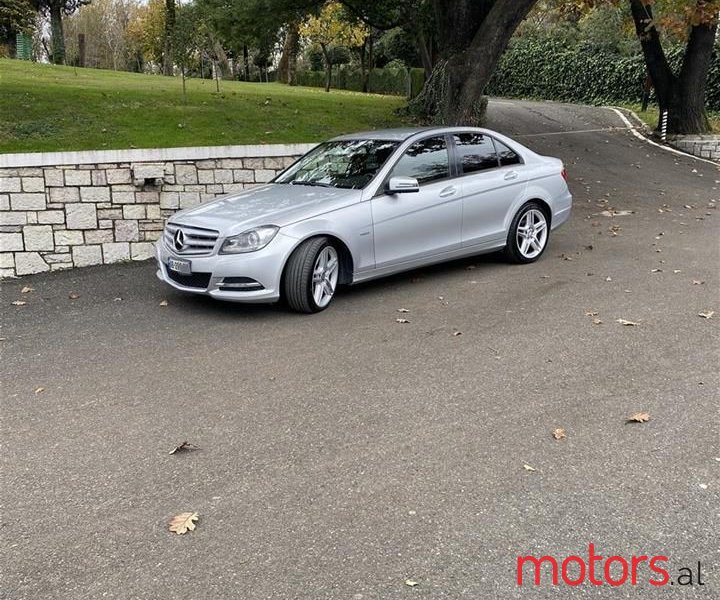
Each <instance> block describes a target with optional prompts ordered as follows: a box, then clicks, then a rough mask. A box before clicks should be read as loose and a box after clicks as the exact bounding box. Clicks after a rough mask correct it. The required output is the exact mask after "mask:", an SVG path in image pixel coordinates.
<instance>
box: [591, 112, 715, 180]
mask: <svg viewBox="0 0 720 600" xmlns="http://www.w3.org/2000/svg"><path fill="white" fill-rule="evenodd" d="M603 108H605V109H607V110H611V111H613V112H614V113H615V114H616V115H617V116H618V117H620V119H621V120H622V122H623V123H625V125H626V126H627V128H628V130H629V131H630V133H632V134H633V135H634V136H635V137H636V138H638V139H640V140H643V141H644V142H645V143H647V144H651V145H653V146H657V147H658V148H661V149H663V150H665V151H667V152H672V153H673V154H678V155H680V156H685V157H687V158H693V159H695V160H699V161H701V162H704V163H708V164H710V165H713V166H714V167H720V162H717V161H714V160H710V159H707V158H702V157H700V156H695V155H694V154H690V153H689V152H683V151H682V150H678V149H677V148H673V147H671V146H665V145H663V144H659V143H658V142H656V141H654V140H651V139H650V138H649V137H648V136H646V135H643V134H642V133H640V131H638V129H640V128H644V127H647V125H645V123H643V121H642V119H640V117H638V116H637V114H635V111H633V110H630V109H629V108H621V107H617V106H603ZM623 111H627V112H628V113H630V114H631V115H632V116H633V118H634V119H635V120H636V121H637V122H638V123H639V124H640V127H638V126H637V125H633V124H632V123H631V122H630V119H628V118H627V116H626V115H625V113H624V112H623Z"/></svg>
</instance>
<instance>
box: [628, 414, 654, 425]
mask: <svg viewBox="0 0 720 600" xmlns="http://www.w3.org/2000/svg"><path fill="white" fill-rule="evenodd" d="M649 420H650V415H649V414H648V413H644V412H639V413H635V414H634V415H633V416H632V417H628V418H627V422H628V423H645V422H646V421H649Z"/></svg>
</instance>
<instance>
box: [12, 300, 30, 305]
mask: <svg viewBox="0 0 720 600" xmlns="http://www.w3.org/2000/svg"><path fill="white" fill-rule="evenodd" d="M10 304H13V305H14V306H25V305H26V304H27V302H25V301H24V300H13V301H12V302H11V303H10Z"/></svg>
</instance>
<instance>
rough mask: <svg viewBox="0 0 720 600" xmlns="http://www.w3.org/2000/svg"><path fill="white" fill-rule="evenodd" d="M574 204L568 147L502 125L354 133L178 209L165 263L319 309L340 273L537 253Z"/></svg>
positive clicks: (177, 279) (164, 245) (523, 258)
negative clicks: (547, 152) (563, 156)
mask: <svg viewBox="0 0 720 600" xmlns="http://www.w3.org/2000/svg"><path fill="white" fill-rule="evenodd" d="M571 205H572V196H571V194H570V191H569V190H568V186H567V183H566V174H565V169H564V168H563V164H562V162H561V161H560V160H559V159H557V158H550V157H547V156H540V155H539V154H536V153H535V152H533V151H532V150H529V149H528V148H525V147H524V146H522V145H520V144H518V143H517V142H515V141H513V140H511V139H509V138H507V137H505V136H503V135H501V134H499V133H496V132H494V131H489V130H486V129H477V128H469V127H444V128H425V129H388V130H385V131H372V132H366V133H356V134H352V135H344V136H340V137H337V138H334V139H332V140H330V141H329V142H325V143H323V144H320V145H318V146H316V147H315V148H314V149H313V150H311V151H310V152H308V153H307V154H306V155H305V156H303V157H302V158H300V159H299V160H298V161H297V162H295V163H294V164H293V165H292V166H290V167H288V168H287V169H286V170H285V171H283V172H282V173H280V175H278V176H277V177H276V178H275V179H274V180H273V181H272V182H271V183H269V184H267V185H262V186H259V187H254V188H252V189H248V190H245V191H243V192H241V193H238V194H233V195H230V196H224V197H220V198H217V199H216V200H213V201H211V202H208V203H207V204H203V205H201V206H198V207H196V208H191V209H187V210H181V211H179V212H177V213H176V214H174V215H173V216H172V217H171V218H170V219H169V220H168V222H167V225H166V226H165V231H164V232H163V237H162V239H161V240H160V241H158V243H157V244H156V254H157V260H158V267H159V268H158V271H157V275H158V277H159V278H160V279H162V280H163V281H165V282H167V283H168V284H170V285H171V286H173V287H174V288H176V289H178V290H182V291H185V292H193V293H200V294H208V295H210V296H212V297H214V298H218V299H221V300H230V301H233V302H273V301H276V300H279V299H281V298H283V299H284V300H285V301H286V302H287V304H288V305H289V306H290V307H291V308H292V309H294V310H296V311H299V312H305V313H313V312H318V311H321V310H323V309H325V308H327V307H328V306H329V304H330V303H331V302H332V299H333V298H334V297H335V293H336V290H337V287H338V285H340V284H353V283H358V282H361V281H367V280H368V279H373V278H376V277H382V276H383V275H388V274H390V273H397V272H398V271H404V270H408V269H414V268H416V267H420V266H423V265H429V264H432V263H439V262H443V261H447V260H452V259H455V258H459V257H463V256H469V255H475V254H482V253H486V252H494V251H498V250H503V251H504V254H505V256H506V257H507V258H508V259H509V260H510V261H511V262H515V263H530V262H533V261H536V260H537V259H538V258H540V256H541V255H542V253H543V252H544V250H545V248H546V247H547V244H548V239H549V234H550V231H551V230H552V229H555V228H556V227H558V226H559V225H561V224H562V223H564V222H565V221H566V220H567V219H568V218H569V216H570V209H571Z"/></svg>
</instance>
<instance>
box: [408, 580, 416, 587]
mask: <svg viewBox="0 0 720 600" xmlns="http://www.w3.org/2000/svg"><path fill="white" fill-rule="evenodd" d="M405 585H407V586H409V587H415V586H416V585H418V582H417V581H415V580H414V579H406V580H405Z"/></svg>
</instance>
